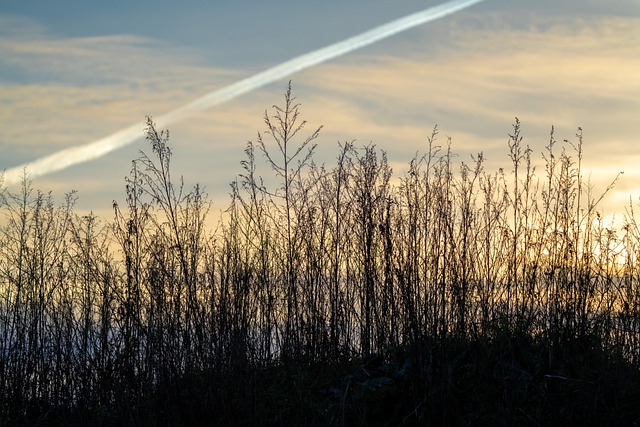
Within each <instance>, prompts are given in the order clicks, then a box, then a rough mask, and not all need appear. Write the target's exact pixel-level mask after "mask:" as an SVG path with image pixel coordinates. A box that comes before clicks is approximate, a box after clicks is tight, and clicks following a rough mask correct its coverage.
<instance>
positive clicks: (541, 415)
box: [11, 334, 640, 426]
mask: <svg viewBox="0 0 640 427" xmlns="http://www.w3.org/2000/svg"><path fill="white" fill-rule="evenodd" d="M556 350H557V351H556V354H557V355H558V356H557V357H555V359H554V360H551V359H550V357H551V356H550V348H549V344H548V342H544V341H541V340H536V339H533V338H531V337H529V336H526V335H513V334H500V335H498V336H496V337H494V338H492V339H477V340H471V341H469V340H461V339H454V338H451V339H447V340H437V341H435V340H423V341H421V342H419V343H415V344H414V345H412V346H411V347H395V348H389V349H387V350H386V351H385V352H383V353H379V354H373V355H370V356H369V357H366V358H354V359H351V360H346V359H345V360H343V361H341V362H334V363H332V364H326V363H320V362H315V363H309V362H307V361H304V360H289V361H288V363H286V364H284V363H276V362H274V363H270V364H268V365H266V366H262V367H255V366H254V367H250V366H244V367H243V366H235V367H232V368H230V370H229V371H226V372H224V373H212V372H198V373H192V374H188V375H185V376H184V377H183V378H181V379H180V380H179V381H176V382H174V383H171V384H165V385H163V386H162V387H160V388H159V390H157V391H155V392H154V393H152V394H151V396H150V397H149V398H148V399H145V400H126V399H124V400H122V401H120V402H119V403H118V405H116V406H110V407H93V408H85V409H82V408H76V409H73V410H68V409H67V410H55V409H53V408H47V407H46V406H43V407H39V408H35V407H34V408H32V410H31V414H30V415H28V416H27V417H26V418H22V420H21V421H20V422H16V423H13V422H12V423H11V425H95V426H111V425H143V426H144V425H158V426H198V425H203V426H205V425H219V426H242V425H247V426H302V425H304V426H388V425H393V426H402V425H404V426H414V425H422V426H429V425H434V426H436V425H437V426H442V425H451V426H458V425H460V426H463V425H464V426H467V425H480V426H513V425H518V426H538V425H544V426H555V425H557V426H567V425H581V426H584V425H587V426H589V425H591V426H606V425H612V426H634V425H637V423H638V422H640V406H639V405H638V402H640V370H638V369H637V367H635V366H632V365H630V364H629V363H628V362H626V361H625V360H624V358H622V357H620V356H619V355H616V354H615V352H605V351H603V350H602V348H601V347H600V346H599V344H598V343H597V342H593V341H589V340H586V341H585V340H573V341H568V342H565V343H563V344H562V346H561V347H560V348H558V349H556ZM13 421H17V420H16V419H14V420H13Z"/></svg>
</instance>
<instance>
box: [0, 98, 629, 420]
mask: <svg viewBox="0 0 640 427" xmlns="http://www.w3.org/2000/svg"><path fill="white" fill-rule="evenodd" d="M299 113H300V110H299V105H298V104H296V100H295V98H293V96H292V95H291V92H290V88H289V90H288V91H287V92H286V94H285V99H284V104H283V105H282V106H281V107H274V109H273V110H271V111H268V112H265V131H264V132H262V133H261V134H260V137H259V138H258V139H257V141H255V142H250V143H248V144H247V146H246V149H245V153H246V159H245V160H244V161H243V162H242V165H241V168H242V170H241V173H240V174H239V175H238V177H237V178H236V179H235V180H234V181H233V183H232V187H231V188H232V194H231V201H230V204H229V208H228V210H227V212H226V215H225V218H224V220H221V222H220V223H219V224H218V226H217V228H216V229H215V230H210V229H208V228H207V227H205V224H206V222H207V214H208V213H209V201H208V199H207V195H206V194H205V193H204V192H203V191H202V190H201V189H200V188H199V187H197V186H196V187H195V188H192V189H187V188H184V186H183V185H182V184H181V182H182V181H181V179H179V178H176V177H175V176H173V175H172V170H171V149H170V146H169V141H168V134H166V133H163V132H160V131H159V130H157V129H156V127H155V125H154V123H153V122H152V121H151V120H149V121H148V123H147V125H148V126H147V140H148V142H149V144H150V148H151V153H150V154H145V153H141V154H140V157H139V158H138V159H136V160H135V161H134V163H133V166H132V169H131V172H130V174H129V176H128V178H127V181H126V188H125V195H126V201H125V202H124V203H123V204H117V203H115V202H114V206H113V207H114V218H113V219H112V220H108V219H104V218H97V217H95V216H92V215H88V216H80V215H77V214H76V213H75V212H74V208H73V205H74V199H75V197H76V195H75V194H73V193H71V194H69V195H68V197H67V199H66V200H65V201H64V202H63V203H62V204H60V205H56V204H55V203H54V201H53V200H52V198H51V196H50V195H48V194H42V193H41V192H39V191H37V190H35V189H33V188H32V187H31V184H30V183H29V182H25V183H24V186H23V189H22V191H21V192H19V193H12V192H10V191H8V190H6V189H2V190H1V191H0V215H2V216H3V219H2V222H1V223H2V227H1V229H0V396H1V397H2V398H1V399H0V425H16V424H37V423H41V424H48V423H65V422H77V423H80V422H82V423H84V424H96V425H100V424H104V425H108V424H120V423H130V424H167V425H193V424H200V423H202V424H204V423H207V424H210V423H211V422H212V421H213V422H217V424H220V425H234V424H248V425H283V424H288V425H303V424H306V425H372V424H373V423H374V422H376V420H381V421H380V422H381V423H382V424H386V425H388V424H397V425H401V424H403V423H404V424H405V425H413V424H420V425H424V423H429V422H432V423H434V424H439V425H447V424H449V425H451V424H453V425H458V424H469V423H470V424H483V425H484V424H491V425H512V424H514V423H518V424H529V425H538V424H540V425H542V424H544V425H549V424H554V423H557V424H561V423H565V422H566V421H567V420H578V419H582V420H583V421H584V422H585V423H587V424H589V423H596V424H610V423H611V424H615V423H616V421H621V422H624V423H627V425H631V423H632V422H640V413H639V412H640V410H639V409H638V408H637V407H635V406H634V402H638V401H640V396H639V392H638V391H637V390H638V389H639V388H638V381H639V380H640V373H639V372H640V371H639V370H638V368H639V364H640V262H639V261H638V259H637V252H638V250H639V248H640V229H639V228H638V225H637V224H636V221H635V219H634V218H633V216H632V214H631V213H630V212H631V211H628V213H627V214H626V217H625V221H624V225H623V226H621V227H620V228H619V229H616V228H614V227H613V225H611V224H607V223H606V222H605V221H604V220H603V218H602V215H601V214H600V213H599V211H598V209H599V208H598V203H599V202H600V201H601V200H602V198H603V197H604V196H605V194H606V193H607V192H608V191H609V190H610V188H605V189H602V190H601V191H600V192H597V191H594V190H593V189H592V188H591V186H590V185H589V184H588V183H587V182H585V181H584V178H583V175H585V172H584V171H582V169H581V162H582V138H583V136H582V131H581V130H578V132H577V134H576V136H575V139H574V140H573V141H564V142H558V141H556V140H555V137H554V134H553V131H552V132H551V134H550V138H549V140H548V141H547V142H546V144H545V147H544V154H543V159H542V160H543V161H544V164H545V168H544V170H534V168H533V167H532V166H531V165H532V155H533V150H532V149H530V148H529V146H527V145H525V144H524V142H523V138H522V135H521V134H520V123H519V121H517V120H516V122H515V123H514V124H513V128H512V131H511V135H510V137H509V138H508V143H507V146H506V150H508V153H509V156H510V159H511V163H510V164H508V165H506V166H505V167H504V168H503V169H501V170H499V171H495V172H489V171H486V170H485V169H484V164H483V162H484V159H483V156H482V154H478V155H477V156H475V157H474V158H472V159H471V161H470V162H459V163H456V162H455V161H454V159H455V157H454V156H453V153H452V147H451V142H450V141H440V140H439V139H438V138H439V136H438V132H437V129H434V131H433V133H432V135H431V137H430V138H429V139H428V141H427V142H426V144H425V151H424V153H421V154H419V155H416V156H415V157H414V158H413V159H411V161H410V162H409V165H408V169H407V172H406V173H404V174H403V175H402V176H401V177H399V180H398V181H397V182H398V184H395V183H392V182H395V181H393V180H392V176H393V174H392V170H391V168H390V167H389V164H388V162H387V159H386V156H385V154H384V152H383V151H380V150H378V149H377V148H376V147H375V146H373V145H367V146H364V147H356V146H355V145H354V144H352V143H344V144H342V145H341V148H340V150H339V153H338V155H337V158H336V161H335V164H334V165H331V166H326V165H322V166H320V165H316V164H315V163H314V161H313V154H314V149H315V145H314V143H315V140H316V138H317V137H318V135H319V132H320V129H317V130H312V131H308V130H307V129H306V128H305V127H304V125H305V122H304V121H302V119H301V118H300V117H299ZM264 174H270V175H272V176H275V177H276V178H277V184H275V185H273V184H272V182H273V180H272V179H270V180H268V182H269V184H266V182H267V181H263V179H262V178H261V176H265V175H264ZM616 179H617V177H612V185H613V184H614V183H615V180H616ZM554 420H555V421H554ZM620 425H623V424H620Z"/></svg>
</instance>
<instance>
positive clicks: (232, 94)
mask: <svg viewBox="0 0 640 427" xmlns="http://www.w3.org/2000/svg"><path fill="white" fill-rule="evenodd" d="M481 1H483V0H452V1H448V2H446V3H442V4H440V5H438V6H434V7H430V8H428V9H425V10H423V11H420V12H417V13H413V14H411V15H407V16H405V17H403V18H400V19H396V20H395V21H391V22H389V23H387V24H384V25H380V26H378V27H375V28H373V29H371V30H369V31H365V32H364V33H361V34H359V35H357V36H353V37H350V38H348V39H346V40H343V41H341V42H337V43H334V44H331V45H329V46H326V47H323V48H321V49H317V50H314V51H312V52H309V53H306V54H304V55H300V56H297V57H295V58H293V59H290V60H288V61H285V62H283V63H281V64H280V65H276V66H275V67H272V68H269V69H267V70H264V71H262V72H260V73H257V74H254V75H253V76H251V77H247V78H245V79H243V80H240V81H238V82H236V83H233V84H231V85H229V86H227V87H224V88H222V89H219V90H216V91H214V92H211V93H209V94H207V95H204V96H202V97H201V98H198V99H196V100H194V101H192V102H190V103H189V104H187V105H184V106H183V107H180V108H178V109H176V110H173V111H171V112H169V113H166V114H163V115H162V116H160V117H158V118H156V119H155V122H156V124H157V125H158V127H166V126H167V125H169V124H171V123H176V122H178V121H180V120H183V119H185V118H187V117H189V116H191V115H193V114H195V113H197V112H200V111H203V110H206V109H208V108H211V107H213V106H216V105H219V104H222V103H223V102H225V101H229V100H231V99H234V98H237V97H238V96H240V95H243V94H245V93H247V92H251V91H252V90H255V89H258V88H260V87H262V86H265V85H267V84H269V83H272V82H274V81H276V80H278V79H281V78H282V77H286V76H289V75H291V74H294V73H296V72H298V71H301V70H304V69H305V68H309V67H312V66H314V65H318V64H320V63H322V62H325V61H328V60H330V59H333V58H336V57H338V56H340V55H344V54H346V53H349V52H353V51H354V50H356V49H360V48H362V47H364V46H367V45H370V44H372V43H375V42H377V41H380V40H382V39H385V38H387V37H391V36H393V35H395V34H398V33H400V32H402V31H405V30H408V29H410V28H413V27H416V26H418V25H421V24H425V23H427V22H431V21H434V20H436V19H439V18H442V17H445V16H447V15H450V14H452V13H455V12H458V11H460V10H462V9H465V8H467V7H469V6H472V5H474V4H476V3H480V2H481ZM141 137H142V135H141V130H140V124H135V125H131V126H129V127H127V128H125V129H123V130H121V131H119V132H116V133H114V134H112V135H109V136H107V137H105V138H102V139H99V140H97V141H94V142H91V143H89V144H84V145H78V146H75V147H70V148H67V149H64V150H61V151H58V152H57V153H53V154H51V155H49V156H46V157H42V158H40V159H37V160H34V161H33V162H30V163H25V164H23V165H20V166H16V167H14V168H11V169H9V170H7V171H5V173H4V184H5V185H12V184H16V183H19V182H21V181H22V177H23V175H24V172H25V171H26V172H27V173H28V175H29V178H36V177H39V176H42V175H46V174H49V173H52V172H57V171H60V170H63V169H66V168H68V167H70V166H73V165H76V164H79V163H84V162H88V161H89V160H93V159H97V158H99V157H102V156H104V155H105V154H107V153H110V152H111V151H114V150H116V149H118V148H120V147H124V146H125V145H129V144H131V143H133V142H135V141H136V140H138V139H140V138H141Z"/></svg>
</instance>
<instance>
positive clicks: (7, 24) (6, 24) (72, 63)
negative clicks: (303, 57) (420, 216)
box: [0, 0, 640, 218]
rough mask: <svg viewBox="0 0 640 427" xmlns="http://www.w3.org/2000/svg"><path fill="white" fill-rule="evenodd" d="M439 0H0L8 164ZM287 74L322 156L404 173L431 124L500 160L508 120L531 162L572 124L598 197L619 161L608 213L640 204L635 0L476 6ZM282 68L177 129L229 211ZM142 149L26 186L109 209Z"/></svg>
mask: <svg viewBox="0 0 640 427" xmlns="http://www.w3.org/2000/svg"><path fill="white" fill-rule="evenodd" d="M439 3H442V1H437V0H420V1H418V0H395V1H381V0H366V1H364V0H340V1H334V0H330V1H324V2H306V1H297V2H296V1H292V0H275V1H270V2H256V1H249V0H241V1H235V2H216V1H213V2H212V1H204V0H199V1H190V2H180V3H178V2H169V1H157V0H156V1H154V2H151V1H146V0H144V1H136V2H127V1H123V0H119V1H114V2H108V3H95V4H94V2H85V1H81V0H73V1H72V0H60V1H56V2H41V1H35V0H23V1H20V2H13V1H11V2H10V1H7V0H0V153H1V154H0V170H3V169H9V168H12V167H15V166H18V165H21V164H23V163H27V162H29V161H33V160H35V159H37V158H40V157H43V156H46V155H48V154H51V153H54V152H56V151H58V150H61V149H64V148H67V147H71V146H75V145H80V144H85V143H89V142H92V141H94V140H97V139H99V138H102V137H105V136H107V135H109V134H111V133H113V132H116V131H118V130H120V129H122V128H125V127H128V126H130V125H132V124H136V123H139V125H140V135H141V137H142V136H143V128H144V121H145V116H147V115H148V116H152V117H154V116H160V115H162V114H163V113H166V112H168V111H170V110H173V109H175V108H178V107H180V106H181V105H183V104H185V103H188V102H189V101H191V100H193V99H195V98H197V97H199V96H201V95H204V94H206V93H208V92H211V91H213V90H216V89H219V88H222V87H224V86H226V85H228V84H231V83H234V82H235V81H237V80H239V79H242V78H245V77H248V76H250V75H252V74H254V73H256V72H259V71H262V70H264V69H265V68H268V67H271V66H274V65H277V64H278V63H280V62H282V61H285V60H288V59H291V58H293V57H295V56H297V55H300V54H303V53H306V52H308V51H311V50H314V49H318V48H321V47H323V46H325V45H328V44H331V43H335V42H338V41H340V40H342V39H344V38H347V37H350V36H353V35H356V34H358V33H360V32H362V31H366V30H368V29H370V28H372V27H374V26H376V25H380V24H383V23H386V22H388V21H391V20H393V19H397V18H400V17H402V16H404V15H407V14H409V13H413V12H417V11H420V10H422V9H425V8H427V7H430V6H434V5H437V4H439ZM290 78H291V80H292V86H293V92H294V95H295V96H296V97H297V101H298V102H299V103H300V104H301V114H302V118H303V119H306V120H307V121H308V131H311V130H313V129H315V128H316V127H318V126H320V125H323V126H324V129H323V131H322V133H321V135H320V137H319V139H318V140H317V142H318V144H319V147H318V155H317V162H326V163H327V164H328V165H331V164H332V159H333V158H334V157H335V155H337V148H338V142H342V141H351V140H356V145H358V144H360V145H364V144H368V143H370V142H372V143H374V144H375V145H376V146H377V147H378V148H380V149H382V150H385V151H387V153H388V157H389V161H390V163H391V164H392V166H393V169H394V172H395V174H396V176H401V175H402V173H403V172H404V171H405V170H406V164H407V163H408V162H409V160H410V159H411V158H412V157H413V156H414V154H415V153H416V151H420V150H424V149H425V147H426V145H425V142H426V139H427V137H428V136H429V135H430V134H431V130H432V128H433V127H434V126H435V125H438V128H439V130H440V135H439V138H440V139H439V141H440V143H441V144H443V145H445V144H446V141H447V137H451V139H452V149H453V151H454V152H455V153H457V155H458V158H457V161H469V160H470V155H471V154H472V153H478V152H480V151H482V152H484V155H485V157H486V158H487V164H486V168H487V170H488V171H491V170H496V169H497V168H499V167H503V168H504V169H505V170H509V167H510V165H509V161H508V156H507V154H508V150H507V140H508V133H510V132H511V130H512V123H513V121H514V117H518V118H519V119H520V120H521V121H522V125H523V136H524V143H525V144H529V145H530V147H531V148H532V149H533V152H534V156H536V157H540V153H541V152H542V150H543V149H544V146H545V145H546V143H547V141H548V139H549V131H550V129H551V126H555V130H556V138H557V139H558V141H562V140H564V139H569V140H572V141H575V133H576V130H577V128H578V127H582V129H583V134H584V169H585V179H586V178H588V175H589V174H591V181H592V182H593V184H594V185H595V189H596V192H598V190H604V188H605V187H606V186H607V184H608V183H609V182H610V181H611V180H612V179H613V178H615V176H616V174H617V173H618V172H620V171H624V176H623V177H622V178H621V179H620V181H619V182H618V184H617V185H616V187H615V191H614V192H613V193H611V194H610V195H609V196H608V197H607V198H606V205H604V206H603V209H604V210H605V212H609V213H611V212H613V211H616V212H619V213H620V214H621V213H622V212H623V211H624V208H625V206H627V205H628V203H629V197H630V196H631V197H633V200H634V201H635V202H636V204H637V203H638V196H639V195H640V166H639V165H640V136H639V131H638V130H637V129H636V128H635V126H636V125H637V124H638V123H639V121H640V3H639V2H638V1H637V0H607V1H606V2H605V1H602V0H583V1H575V0H555V1H551V0H540V1H535V2H532V1H525V0H486V1H484V2H482V3H480V4H478V5H475V6H472V7H470V8H468V9H466V10H464V11H461V12H458V13H456V14H454V15H451V16H448V17H445V18H442V19H440V20H437V21H435V22H431V23H427V24H425V25H422V26H420V27H418V28H415V29H412V30H409V31H407V32H404V33H401V34H398V35H396V36H393V37H391V38H389V39H386V40H384V41H381V42H379V43H376V44H375V45H372V46H369V47H366V48H363V49H361V50H358V51H356V52H353V53H350V54H348V55H346V56H342V57H340V58H337V59H334V60H331V61H329V62H327V63H324V64H321V65H318V66H316V67H313V68H310V69H308V70H305V71H302V72H300V73H297V74H294V75H292V76H291V77H290ZM287 80H288V78H285V79H282V80H280V81H278V82H275V83H273V84H270V85H268V86H266V87H264V88H261V89H258V90H256V91H253V92H251V93H248V94H246V95H244V96H242V97H240V98H237V99H235V100H232V101H230V102H228V103H226V104H223V105H221V106H218V107H215V108H212V109H209V110H207V111H205V112H202V113H199V114H196V115H194V116H193V117H191V118H189V119H187V120H185V121H183V122H180V123H175V124H173V125H171V126H170V132H171V140H170V141H171V145H172V147H173V150H174V174H175V175H176V176H177V175H184V178H185V182H186V183H187V185H192V184H194V183H196V182H199V183H200V184H202V185H203V186H204V187H205V188H206V190H207V192H208V193H209V195H210V198H211V200H213V202H214V203H215V206H216V207H217V208H218V209H220V208H223V207H224V206H225V205H226V203H227V202H228V192H229V183H230V182H231V181H232V180H233V179H234V177H235V176H236V175H237V174H238V173H239V172H241V168H240V161H241V160H242V159H243V149H244V148H245V145H246V142H247V141H248V140H254V141H255V140H256V136H257V134H258V132H261V131H263V130H264V125H263V122H262V116H263V114H264V111H265V109H269V108H270V107H271V105H273V104H280V103H281V102H282V99H283V97H282V94H283V92H284V90H285V89H286V85H287ZM139 150H145V151H147V152H150V148H149V147H148V146H147V145H146V142H145V141H144V140H143V139H142V138H141V139H140V140H139V141H138V142H136V143H134V144H132V145H129V146H128V147H126V148H124V149H121V150H118V151H116V152H113V153H110V154H108V155H106V156H104V157H103V158H100V159H98V160H94V161H91V162H88V163H84V164H81V165H77V166H73V167H70V168H69V169H67V170H64V171H61V172H57V173H54V174H51V175H47V176H44V177H41V178H38V179H36V180H35V181H34V183H33V186H34V187H35V188H38V189H42V190H44V191H48V190H52V191H53V192H54V195H55V197H56V200H58V201H60V202H62V197H63V195H64V193H65V192H67V191H70V190H78V195H79V200H78V205H77V207H78V210H80V211H88V210H93V211H94V212H96V213H97V214H99V215H101V216H107V217H109V218H110V217H111V216H112V213H111V212H110V208H111V204H112V201H113V200H117V201H120V202H123V201H124V199H125V194H124V177H125V176H126V175H127V173H128V172H129V170H130V167H131V160H132V159H134V158H135V157H137V153H138V151H139ZM262 173H263V174H264V175H265V176H268V175H269V171H268V170H267V169H266V167H265V168H264V169H263V170H262ZM543 173H544V170H543V169H539V170H538V174H539V175H542V174H543Z"/></svg>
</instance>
